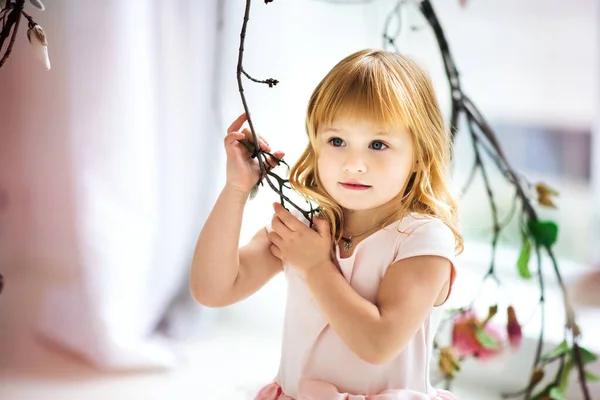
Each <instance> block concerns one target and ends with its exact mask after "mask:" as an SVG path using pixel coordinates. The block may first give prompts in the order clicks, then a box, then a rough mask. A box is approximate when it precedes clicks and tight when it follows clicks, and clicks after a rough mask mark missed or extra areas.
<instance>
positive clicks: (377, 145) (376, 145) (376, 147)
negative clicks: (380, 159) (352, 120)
mask: <svg viewBox="0 0 600 400" xmlns="http://www.w3.org/2000/svg"><path fill="white" fill-rule="evenodd" d="M371 147H372V148H373V149H374V150H383V149H384V148H387V144H385V143H383V142H380V141H379V140H376V141H374V142H373V143H371Z"/></svg>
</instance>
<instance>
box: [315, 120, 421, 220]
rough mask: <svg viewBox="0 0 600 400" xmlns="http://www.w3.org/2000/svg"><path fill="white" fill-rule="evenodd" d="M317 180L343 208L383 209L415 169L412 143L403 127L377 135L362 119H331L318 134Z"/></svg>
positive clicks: (378, 131) (377, 132)
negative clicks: (331, 121) (329, 123)
mask: <svg viewBox="0 0 600 400" xmlns="http://www.w3.org/2000/svg"><path fill="white" fill-rule="evenodd" d="M317 140H318V141H319V149H320V151H319V156H318V160H317V163H318V171H319V178H320V180H321V182H322V184H323V186H324V188H325V190H327V193H329V194H330V195H331V196H332V197H333V199H334V200H335V201H336V202H337V203H338V204H339V205H340V206H341V207H342V208H344V209H346V210H352V211H363V210H376V209H377V210H379V209H385V208H386V206H387V205H391V204H389V203H390V201H391V200H393V199H395V198H397V197H398V195H399V194H400V192H402V190H403V189H404V185H405V184H406V182H407V180H408V178H409V176H410V174H411V173H412V172H413V171H415V164H416V163H415V162H414V148H413V140H412V136H411V135H410V133H409V132H408V131H407V130H406V129H405V128H396V129H392V130H390V131H387V132H383V131H381V130H379V129H377V127H375V126H373V125H372V124H371V123H369V122H367V121H364V120H363V121H354V120H349V119H347V118H338V119H336V120H335V121H334V122H333V123H332V124H331V126H325V127H323V128H322V129H320V130H319V132H318V137H317Z"/></svg>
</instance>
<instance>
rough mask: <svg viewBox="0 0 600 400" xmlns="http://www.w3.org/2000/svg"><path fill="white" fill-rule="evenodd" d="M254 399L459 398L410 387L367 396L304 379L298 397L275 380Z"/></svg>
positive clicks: (439, 391) (399, 399) (361, 399)
mask: <svg viewBox="0 0 600 400" xmlns="http://www.w3.org/2000/svg"><path fill="white" fill-rule="evenodd" d="M254 400H457V398H456V397H455V396H454V395H453V394H452V393H450V392H447V391H445V390H438V391H437V393H436V394H435V395H434V396H433V397H431V396H430V395H428V394H425V393H421V392H416V391H414V390H410V389H392V390H386V391H384V392H381V393H379V394H372V395H367V396H364V395H354V394H348V393H340V392H339V391H338V390H337V388H336V387H335V386H333V385H332V384H329V383H326V382H322V381H314V380H304V381H302V382H300V385H299V387H298V399H294V398H292V397H290V396H287V395H286V394H285V393H283V390H282V389H281V386H279V384H277V382H273V383H271V384H269V385H267V386H265V387H263V388H262V389H261V390H260V392H258V394H257V395H256V397H255V398H254Z"/></svg>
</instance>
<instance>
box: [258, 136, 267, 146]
mask: <svg viewBox="0 0 600 400" xmlns="http://www.w3.org/2000/svg"><path fill="white" fill-rule="evenodd" d="M258 138H259V139H260V140H262V141H263V142H264V144H266V145H267V146H269V147H270V145H269V142H267V139H265V138H264V137H263V136H261V135H258Z"/></svg>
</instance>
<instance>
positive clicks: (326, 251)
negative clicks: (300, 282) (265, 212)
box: [269, 203, 332, 278]
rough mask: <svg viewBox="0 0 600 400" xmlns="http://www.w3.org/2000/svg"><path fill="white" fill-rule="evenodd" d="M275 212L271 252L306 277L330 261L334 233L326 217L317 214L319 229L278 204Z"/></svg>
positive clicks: (315, 219) (275, 206)
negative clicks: (310, 226)
mask: <svg viewBox="0 0 600 400" xmlns="http://www.w3.org/2000/svg"><path fill="white" fill-rule="evenodd" d="M273 208H274V210H275V215H274V216H273V221H272V223H271V226H272V229H273V230H272V231H271V232H269V239H271V243H272V244H271V247H270V250H271V253H272V254H273V255H274V256H275V257H277V258H279V259H280V260H281V261H282V262H283V263H284V264H287V265H288V266H290V267H291V268H293V269H294V270H296V271H297V272H298V273H299V274H300V276H302V277H303V278H304V277H306V275H307V274H308V272H310V271H311V270H312V269H313V268H319V267H324V266H326V265H327V264H328V263H331V245H332V243H331V234H330V232H329V224H328V223H327V221H326V220H325V219H323V218H318V217H315V218H314V219H313V223H314V225H315V228H316V231H315V230H313V229H311V228H309V227H308V226H306V225H305V224H304V223H302V222H301V221H300V220H299V219H298V218H296V217H295V216H294V215H292V214H290V213H289V212H288V211H287V210H286V209H285V208H283V206H282V205H281V204H279V203H273Z"/></svg>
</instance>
